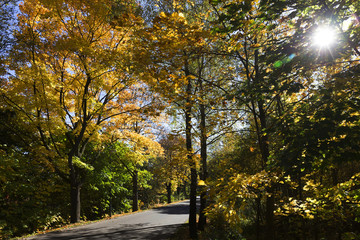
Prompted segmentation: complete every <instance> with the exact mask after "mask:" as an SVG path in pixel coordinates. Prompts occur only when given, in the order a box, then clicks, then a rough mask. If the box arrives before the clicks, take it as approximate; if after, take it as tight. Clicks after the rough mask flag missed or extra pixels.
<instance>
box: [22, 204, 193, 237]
mask: <svg viewBox="0 0 360 240" xmlns="http://www.w3.org/2000/svg"><path fill="white" fill-rule="evenodd" d="M188 214H189V200H187V201H183V202H180V203H174V204H171V205H168V206H165V207H160V208H156V209H151V210H148V211H144V212H138V213H133V214H129V215H125V216H120V217H117V218H113V219H109V220H104V221H101V222H97V223H91V224H88V225H83V226H79V227H75V228H72V229H67V230H62V231H56V232H50V233H46V234H43V235H37V236H33V237H30V238H27V239H28V240H29V239H39V240H50V239H51V240H68V239H76V240H92V239H144V240H145V239H146V240H162V239H164V240H166V239H169V238H170V237H171V236H172V235H173V234H174V232H175V231H176V229H177V228H178V227H180V226H181V225H182V224H184V223H185V222H186V221H187V220H188V218H189V215H188Z"/></svg>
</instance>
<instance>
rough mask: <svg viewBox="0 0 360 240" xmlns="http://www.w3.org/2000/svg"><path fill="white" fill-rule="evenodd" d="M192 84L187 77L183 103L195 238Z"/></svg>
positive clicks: (193, 234) (193, 233) (195, 175)
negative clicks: (184, 101)
mask: <svg viewBox="0 0 360 240" xmlns="http://www.w3.org/2000/svg"><path fill="white" fill-rule="evenodd" d="M185 75H186V76H189V75H190V73H189V69H188V63H187V62H186V63H185ZM191 93H192V85H191V79H190V78H188V84H187V88H186V94H187V96H186V103H185V135H186V150H187V159H188V161H189V165H190V174H191V176H190V181H191V182H190V209H189V210H190V212H189V232H190V237H191V238H192V239H196V238H197V226H196V188H197V171H196V162H195V160H194V157H193V149H192V139H191V137H192V136H191V128H192V126H191V113H192V100H191Z"/></svg>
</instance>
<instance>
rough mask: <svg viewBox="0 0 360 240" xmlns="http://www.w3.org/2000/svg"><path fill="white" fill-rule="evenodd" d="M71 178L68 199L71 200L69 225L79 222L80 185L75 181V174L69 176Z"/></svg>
mask: <svg viewBox="0 0 360 240" xmlns="http://www.w3.org/2000/svg"><path fill="white" fill-rule="evenodd" d="M70 177H71V180H70V181H71V184H70V187H71V191H70V199H71V219H70V221H71V223H77V222H80V209H81V204H80V203H81V202H80V189H81V184H80V183H79V181H77V178H76V176H75V174H74V173H73V174H70Z"/></svg>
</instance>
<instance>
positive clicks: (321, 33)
mask: <svg viewBox="0 0 360 240" xmlns="http://www.w3.org/2000/svg"><path fill="white" fill-rule="evenodd" d="M335 41H336V32H335V29H333V28H331V27H329V26H321V27H319V28H318V29H316V31H315V33H314V35H313V42H314V45H315V46H317V47H320V48H329V47H330V46H331V45H333V44H334V43H335Z"/></svg>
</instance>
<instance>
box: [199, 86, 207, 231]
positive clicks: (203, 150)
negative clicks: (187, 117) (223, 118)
mask: <svg viewBox="0 0 360 240" xmlns="http://www.w3.org/2000/svg"><path fill="white" fill-rule="evenodd" d="M200 88H201V90H202V84H201V82H200ZM200 135H201V136H200V146H201V149H200V155H201V167H202V174H201V180H203V181H205V180H206V178H207V163H206V161H207V136H206V113H205V105H204V104H202V103H201V104H200ZM205 208H206V189H203V191H202V192H201V195H200V216H199V225H198V228H199V230H201V231H203V230H204V228H205V225H206V216H205Z"/></svg>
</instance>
